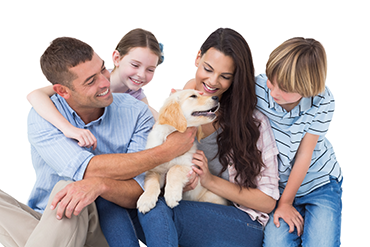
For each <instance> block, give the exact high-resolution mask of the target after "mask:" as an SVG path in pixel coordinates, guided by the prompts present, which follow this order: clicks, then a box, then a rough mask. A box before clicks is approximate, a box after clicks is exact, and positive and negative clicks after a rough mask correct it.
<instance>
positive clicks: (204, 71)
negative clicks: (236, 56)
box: [195, 48, 235, 98]
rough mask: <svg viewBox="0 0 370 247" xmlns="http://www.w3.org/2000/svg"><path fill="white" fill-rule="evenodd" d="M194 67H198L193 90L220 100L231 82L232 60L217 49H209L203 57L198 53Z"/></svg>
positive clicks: (232, 77) (232, 75)
mask: <svg viewBox="0 0 370 247" xmlns="http://www.w3.org/2000/svg"><path fill="white" fill-rule="evenodd" d="M195 66H197V67H198V69H197V71H196V74H195V89H196V90H198V91H201V92H204V94H205V95H210V96H218V97H219V98H221V96H222V94H223V93H224V92H225V91H226V90H227V89H229V87H230V85H231V83H232V82H233V79H234V71H235V64H234V60H233V59H232V58H231V57H230V56H225V55H224V54H223V53H222V52H220V51H218V50H217V49H215V48H210V49H209V50H208V51H207V52H206V53H205V54H203V56H201V54H200V51H199V52H198V55H197V58H196V60H195Z"/></svg>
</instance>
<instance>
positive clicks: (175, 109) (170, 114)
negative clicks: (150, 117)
mask: <svg viewBox="0 0 370 247" xmlns="http://www.w3.org/2000/svg"><path fill="white" fill-rule="evenodd" d="M158 121H159V124H167V125H171V126H173V127H174V128H175V129H177V130H178V131H179V132H184V131H185V130H186V128H187V122H186V119H185V117H184V114H183V113H182V110H181V108H180V104H179V103H178V102H177V101H176V100H172V101H170V102H168V103H167V104H166V105H165V106H164V107H163V108H162V109H161V111H160V112H159V118H158Z"/></svg>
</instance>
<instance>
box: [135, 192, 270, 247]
mask: <svg viewBox="0 0 370 247" xmlns="http://www.w3.org/2000/svg"><path fill="white" fill-rule="evenodd" d="M138 216H139V220H140V223H141V226H142V228H143V230H144V233H145V238H146V243H147V245H148V246H150V247H156V246H158V247H165V246H171V247H177V246H178V245H180V246H181V247H197V246H202V247H204V246H207V247H217V246H222V247H227V246H232V247H237V246H261V245H262V239H263V226H262V225H261V224H260V223H259V222H256V221H253V220H251V218H250V217H249V215H248V214H247V213H245V212H243V211H241V210H239V209H237V208H235V207H233V206H224V205H218V204H212V203H206V202H193V201H180V204H179V205H178V206H177V207H175V208H173V209H171V208H169V207H168V206H167V204H166V202H165V200H164V198H163V197H160V198H159V199H158V202H157V205H156V206H155V207H154V208H153V209H152V210H151V211H149V212H148V213H146V214H141V213H138Z"/></svg>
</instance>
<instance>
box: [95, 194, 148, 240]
mask: <svg viewBox="0 0 370 247" xmlns="http://www.w3.org/2000/svg"><path fill="white" fill-rule="evenodd" d="M95 204H96V207H97V209H98V214H99V222H100V227H101V229H102V232H103V233H104V236H105V238H106V239H107V242H108V244H109V246H110V247H116V246H117V247H122V246H128V247H131V246H132V247H135V246H136V247H139V246H140V245H139V241H138V239H140V240H141V241H142V242H144V243H145V238H144V233H143V231H142V229H141V226H140V222H139V219H138V217H137V210H136V209H126V208H123V207H120V206H118V205H117V204H114V203H112V202H110V201H107V200H105V199H103V198H101V197H98V198H97V199H96V200H95Z"/></svg>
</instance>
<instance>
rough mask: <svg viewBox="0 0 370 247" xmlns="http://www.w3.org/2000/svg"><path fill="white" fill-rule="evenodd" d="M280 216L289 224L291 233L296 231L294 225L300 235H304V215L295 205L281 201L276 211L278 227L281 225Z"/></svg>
mask: <svg viewBox="0 0 370 247" xmlns="http://www.w3.org/2000/svg"><path fill="white" fill-rule="evenodd" d="M279 218H282V219H283V220H284V221H285V222H286V223H287V224H288V225H289V233H292V232H293V231H294V227H297V234H298V236H301V235H302V233H303V225H304V220H303V217H302V215H301V214H300V213H299V212H298V211H297V210H296V209H295V208H294V207H293V205H291V204H288V203H281V202H279V205H278V207H277V208H276V210H275V213H274V224H275V225H276V227H280V222H279Z"/></svg>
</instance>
